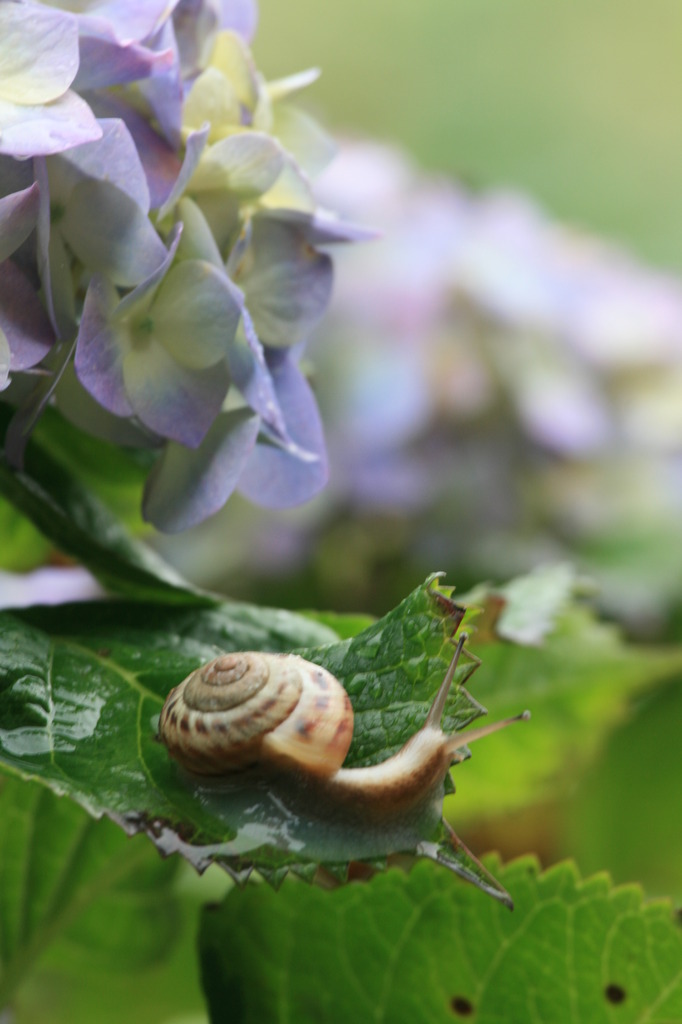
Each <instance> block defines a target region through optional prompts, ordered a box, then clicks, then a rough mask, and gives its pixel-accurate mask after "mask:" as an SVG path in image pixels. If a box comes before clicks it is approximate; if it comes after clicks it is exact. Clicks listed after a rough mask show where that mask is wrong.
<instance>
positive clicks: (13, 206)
mask: <svg viewBox="0 0 682 1024" xmlns="http://www.w3.org/2000/svg"><path fill="white" fill-rule="evenodd" d="M39 205H40V189H39V187H38V184H37V183H36V182H34V183H33V184H32V185H30V186H29V187H28V188H25V189H22V191H21V192H14V193H13V194H12V195H9V196H4V197H3V198H2V199H0V261H1V260H5V259H7V257H8V256H11V254H12V253H13V252H14V250H15V249H18V248H19V246H20V245H21V244H22V242H24V241H25V240H26V239H27V238H28V236H29V235H30V233H31V232H32V231H33V229H34V227H35V226H36V222H37V220H38V209H39Z"/></svg>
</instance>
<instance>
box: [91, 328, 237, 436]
mask: <svg viewBox="0 0 682 1024" xmlns="http://www.w3.org/2000/svg"><path fill="white" fill-rule="evenodd" d="M81 379H82V378H81ZM123 380H124V383H125V390H126V394H127V396H128V399H129V401H130V404H131V406H132V408H133V411H134V412H135V415H136V416H138V417H139V419H140V420H141V421H142V423H144V424H145V426H147V427H149V428H150V430H153V431H154V433H156V434H159V435H160V436H161V437H167V438H170V439H171V440H173V441H179V442H180V444H183V445H187V446H189V447H191V448H196V447H197V445H199V444H200V442H201V440H202V439H203V437H204V436H205V434H206V432H207V430H208V429H209V427H210V426H211V423H212V422H213V420H214V419H215V418H216V416H217V415H218V413H219V412H220V408H221V406H222V404H223V400H224V398H225V395H226V394H227V389H228V387H229V384H230V378H229V373H228V370H227V364H226V363H217V364H216V365H214V366H211V367H209V368H208V369H206V370H190V369H187V368H186V367H184V366H181V365H180V364H179V363H178V362H176V360H175V359H173V357H172V356H171V355H170V353H169V352H168V351H167V349H166V348H165V346H164V345H163V344H162V343H161V341H160V340H159V339H158V338H157V337H156V336H155V335H154V334H152V335H150V336H149V337H148V338H146V339H144V341H143V342H140V340H139V337H138V338H136V341H135V344H133V345H131V346H130V347H129V348H128V351H127V352H126V353H125V355H124V357H123Z"/></svg>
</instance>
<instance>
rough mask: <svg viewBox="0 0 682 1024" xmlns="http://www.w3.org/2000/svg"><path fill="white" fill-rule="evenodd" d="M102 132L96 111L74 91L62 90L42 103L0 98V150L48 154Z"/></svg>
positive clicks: (11, 153)
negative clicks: (24, 104) (10, 100)
mask: <svg viewBox="0 0 682 1024" xmlns="http://www.w3.org/2000/svg"><path fill="white" fill-rule="evenodd" d="M101 134H102V129H101V128H100V127H99V125H98V124H97V120H96V118H95V115H94V114H93V112H92V111H91V110H90V107H89V106H88V105H87V103H86V102H85V100H82V99H81V98H80V96H77V95H76V93H75V92H71V91H69V92H65V93H64V95H63V96H60V97H59V99H57V100H54V101H53V102H52V103H49V104H45V105H44V106H38V105H36V106H30V107H28V106H19V105H18V104H14V103H7V102H5V101H4V100H2V99H0V153H7V154H8V155H9V156H14V157H17V158H19V159H22V158H27V157H32V156H47V155H48V154H50V153H60V152H62V150H64V149H69V148H70V147H71V146H80V145H81V143H83V142H91V141H92V140H93V139H98V138H99V137H100V135H101Z"/></svg>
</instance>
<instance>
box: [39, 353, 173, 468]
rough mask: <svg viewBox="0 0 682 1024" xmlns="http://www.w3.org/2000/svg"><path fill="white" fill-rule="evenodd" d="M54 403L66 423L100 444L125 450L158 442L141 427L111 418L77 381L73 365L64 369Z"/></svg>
mask: <svg viewBox="0 0 682 1024" xmlns="http://www.w3.org/2000/svg"><path fill="white" fill-rule="evenodd" d="M55 402H56V404H57V408H58V409H59V411H60V412H61V413H62V415H63V416H64V417H65V419H67V420H68V421H69V423H73V425H74V426H76V427H79V429H80V430H83V431H85V433H86V434H91V435H92V436H93V437H98V438H100V440H102V441H110V442H111V443H112V444H121V445H125V446H126V447H128V448H158V447H159V444H160V443H161V441H160V438H159V437H157V435H156V434H154V433H152V431H150V430H147V428H146V427H144V425H142V424H140V423H138V422H136V421H134V420H132V419H128V418H126V417H123V416H115V415H114V414H113V413H111V412H109V411H108V410H107V409H105V408H104V406H103V405H100V404H99V402H97V401H96V400H95V399H94V398H93V397H92V395H91V394H90V392H89V391H86V390H85V388H84V387H83V385H82V384H81V382H80V381H79V380H78V377H77V376H76V371H75V369H74V366H73V363H71V364H69V366H67V367H66V369H65V371H64V373H63V374H62V377H61V379H60V381H59V384H58V386H57V388H56V389H55Z"/></svg>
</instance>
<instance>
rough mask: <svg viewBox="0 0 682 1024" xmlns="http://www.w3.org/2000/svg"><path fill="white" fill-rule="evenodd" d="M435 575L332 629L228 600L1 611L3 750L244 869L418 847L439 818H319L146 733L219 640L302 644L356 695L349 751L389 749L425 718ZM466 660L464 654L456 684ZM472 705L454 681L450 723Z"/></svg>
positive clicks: (61, 784) (198, 859)
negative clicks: (199, 768) (370, 617)
mask: <svg viewBox="0 0 682 1024" xmlns="http://www.w3.org/2000/svg"><path fill="white" fill-rule="evenodd" d="M430 583H431V581H427V584H426V585H424V586H422V587H420V588H419V589H418V590H416V591H415V592H414V593H413V594H412V595H410V597H409V598H407V599H406V600H405V601H404V602H403V603H402V604H401V605H400V606H399V607H398V608H397V609H396V610H395V611H394V612H392V613H390V614H389V615H388V616H386V617H385V618H384V619H382V620H380V621H378V622H376V623H374V624H373V625H372V626H371V627H370V628H369V629H368V630H365V631H364V632H363V633H361V634H359V636H357V637H355V638H353V639H351V640H346V641H343V642H337V643H332V642H331V641H333V639H334V634H333V633H332V632H331V631H330V630H329V629H328V628H327V627H324V626H322V625H320V624H317V623H314V622H312V621H310V620H309V619H306V618H303V617H301V616H296V615H293V614H290V613H286V612H281V611H276V610H268V609H255V608H253V607H252V606H249V605H240V604H237V603H231V604H225V605H223V606H221V607H218V608H214V609H210V610H206V609H198V608H196V607H190V608H173V607H169V606H161V605H139V604H133V603H126V602H101V603H95V604H91V605H64V606H62V607H59V608H39V609H32V610H28V611H26V612H22V613H15V614H7V613H6V614H5V615H3V616H2V617H0V665H1V666H2V670H1V674H0V701H1V704H0V706H1V707H2V714H1V717H0V760H1V761H2V762H3V763H4V765H5V766H6V768H7V769H9V770H12V771H14V772H17V773H19V774H21V775H23V776H25V777H26V776H29V777H35V778H37V779H39V780H40V781H41V782H43V783H44V784H46V785H48V786H50V787H51V788H53V789H55V790H56V791H58V792H65V793H68V794H69V795H70V796H71V797H72V798H73V799H74V800H76V801H78V802H79V803H81V804H82V805H83V806H84V807H86V808H87V809H88V810H90V811H91V812H92V813H94V814H100V813H102V812H106V813H108V814H110V815H111V816H112V817H114V818H115V819H116V820H117V821H119V822H120V823H121V824H122V825H123V826H124V827H125V828H126V829H128V830H129V831H131V832H132V831H137V830H140V829H144V830H145V831H147V832H148V834H149V835H150V836H151V837H152V838H153V840H154V841H155V842H156V843H157V845H158V846H159V847H160V849H161V850H162V851H164V852H172V851H175V850H180V851H181V852H182V853H183V854H184V855H185V856H186V857H187V858H188V859H190V860H191V861H192V862H193V863H194V864H195V865H196V866H197V867H199V868H202V867H204V866H205V865H206V864H208V863H209V862H210V861H212V860H219V861H220V862H221V863H223V864H225V865H226V866H228V867H230V868H232V869H234V870H235V871H236V872H237V873H239V872H241V871H242V870H243V869H246V868H248V866H249V865H251V864H253V863H256V864H257V865H258V866H259V867H263V868H265V869H266V871H267V870H268V869H270V870H271V871H275V872H277V871H278V870H279V869H281V868H284V867H285V866H287V865H289V864H301V865H305V863H306V862H309V861H311V860H313V861H329V862H331V863H336V862H338V861H343V860H349V859H356V858H361V857H366V858H370V859H373V858H376V857H380V856H382V855H383V854H386V853H389V852H393V851H394V850H395V849H401V850H403V849H404V850H407V851H410V850H414V849H415V848H416V847H417V845H418V844H419V843H420V842H421V841H422V840H428V841H431V842H433V843H434V846H433V848H431V847H429V849H427V850H425V851H424V852H426V853H427V855H430V856H437V855H438V845H437V844H438V841H439V835H437V834H435V832H434V827H435V823H431V824H430V825H429V829H428V831H423V830H424V829H425V828H426V827H425V826H422V824H421V821H419V822H418V821H412V820H411V821H410V822H409V823H408V824H407V825H405V826H404V827H403V823H399V827H398V825H396V829H395V832H391V830H389V829H388V828H385V827H384V826H382V827H378V826H374V824H373V827H372V828H371V829H370V828H365V827H364V824H363V825H358V826H356V827H355V829H350V830H348V829H347V828H346V827H345V822H344V821H339V820H336V819H334V820H327V819H326V818H325V817H324V815H322V817H317V818H316V816H315V814H311V815H309V814H308V813H307V808H306V813H303V812H301V811H300V808H298V807H296V810H295V811H294V812H292V811H291V808H290V806H289V805H287V804H286V801H284V802H283V801H282V800H281V799H280V797H279V795H278V793H274V792H271V784H270V783H268V784H264V783H263V782H262V781H260V780H257V781H255V782H253V783H252V784H248V783H247V782H245V781H244V780H239V781H238V783H237V784H235V785H234V786H233V787H231V788H230V787H228V786H223V787H222V788H221V787H218V788H216V786H213V787H211V786H210V785H209V784H208V783H207V784H206V785H200V784H199V783H198V782H197V781H196V780H194V781H190V780H189V778H188V777H184V776H183V775H182V773H181V772H180V770H179V769H178V767H177V765H176V764H175V763H174V762H171V760H170V759H169V757H168V754H167V752H166V750H165V748H164V747H163V746H162V745H161V744H159V743H158V742H156V739H155V734H156V728H157V718H158V714H159V712H160V709H161V706H162V703H163V700H164V698H165V696H166V694H167V693H168V691H169V690H170V688H171V687H172V686H174V685H176V684H177V683H178V682H180V681H181V680H182V679H183V678H184V677H185V676H186V675H187V674H188V673H189V672H190V671H192V670H193V669H194V668H196V667H197V666H198V665H200V664H202V663H204V662H206V661H209V660H211V659H212V658H213V657H215V656H216V654H217V653H218V652H219V651H221V650H249V649H256V650H280V651H286V650H291V649H294V648H295V649H297V650H298V651H299V652H301V653H303V654H304V656H305V657H308V658H310V659H311V660H315V661H316V662H318V663H320V664H322V665H324V666H326V667H328V668H329V669H330V670H331V671H332V672H333V673H334V674H335V675H336V676H337V677H338V678H340V679H341V680H342V682H345V683H346V684H347V689H348V692H349V694H350V696H351V700H352V701H353V703H354V705H355V708H356V719H355V730H354V742H353V746H352V748H351V752H350V754H349V757H348V761H347V763H348V764H349V765H352V764H359V763H372V762H375V761H378V760H381V759H383V758H384V757H386V756H387V755H388V754H389V753H391V752H393V751H394V750H395V749H396V748H397V747H399V746H400V745H401V743H403V742H404V741H405V740H406V739H407V738H408V736H409V735H411V734H412V733H413V732H414V731H415V729H416V728H417V727H418V726H419V725H421V723H422V722H423V720H424V718H425V715H426V712H427V710H428V707H429V704H430V702H431V700H432V698H433V696H434V693H435V691H436V690H437V688H438V686H439V684H440V682H441V681H442V679H443V676H444V674H445V669H446V667H447V664H448V662H449V660H450V657H451V653H452V647H451V644H450V637H451V634H452V633H453V632H454V630H455V629H456V627H457V625H458V624H459V621H460V619H461V616H462V612H461V610H459V609H458V608H457V606H455V605H454V604H453V603H452V601H451V600H450V599H449V597H448V596H447V594H446V593H445V592H442V591H439V590H438V589H437V588H435V587H433V586H431V585H430ZM313 643H317V644H320V643H324V644H325V646H316V647H312V646H311V645H312V644H313ZM473 667H474V666H473V665H472V664H471V663H468V664H463V665H461V666H460V667H459V669H458V673H457V680H458V682H459V683H461V682H462V681H463V680H464V679H465V678H466V677H467V676H468V675H469V674H470V673H471V671H472V668H473ZM480 713H481V708H480V706H479V705H477V704H476V703H475V702H474V701H472V700H471V698H470V697H469V696H468V694H467V693H466V691H465V690H464V689H463V688H462V687H457V688H456V690H455V692H453V693H452V694H451V696H450V699H449V702H448V705H447V708H446V713H445V715H444V727H445V729H446V730H447V731H453V730H454V729H455V728H458V727H461V726H462V725H464V724H465V723H466V722H469V721H471V719H472V718H474V717H476V716H477V715H478V714H480ZM429 814H431V805H429ZM406 837H407V838H406ZM450 859H453V860H454V861H455V869H457V864H462V865H464V866H463V867H462V870H463V871H464V872H465V873H467V876H469V875H470V873H471V869H470V868H468V867H466V865H467V863H468V859H467V857H466V855H465V854H464V853H463V852H462V851H459V852H457V853H456V854H455V853H453V851H450ZM474 877H477V873H476V871H474ZM486 884H488V883H486Z"/></svg>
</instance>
